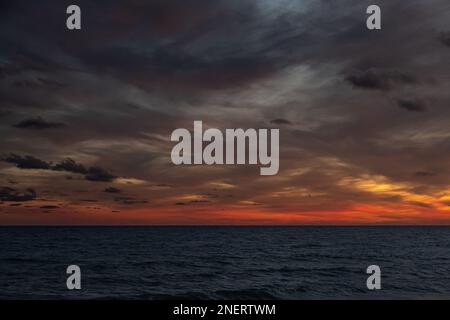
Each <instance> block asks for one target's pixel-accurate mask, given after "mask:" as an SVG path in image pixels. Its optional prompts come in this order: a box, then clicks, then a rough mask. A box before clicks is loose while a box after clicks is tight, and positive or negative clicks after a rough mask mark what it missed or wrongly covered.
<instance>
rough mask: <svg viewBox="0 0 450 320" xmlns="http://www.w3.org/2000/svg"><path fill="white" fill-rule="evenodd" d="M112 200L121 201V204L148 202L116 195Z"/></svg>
mask: <svg viewBox="0 0 450 320" xmlns="http://www.w3.org/2000/svg"><path fill="white" fill-rule="evenodd" d="M114 201H115V202H118V203H121V204H126V205H133V204H145V203H148V201H147V200H140V199H135V198H133V197H116V198H114Z"/></svg>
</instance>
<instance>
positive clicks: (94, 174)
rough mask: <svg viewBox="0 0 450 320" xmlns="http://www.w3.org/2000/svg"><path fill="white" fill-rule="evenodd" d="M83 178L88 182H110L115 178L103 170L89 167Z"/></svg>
mask: <svg viewBox="0 0 450 320" xmlns="http://www.w3.org/2000/svg"><path fill="white" fill-rule="evenodd" d="M85 178H86V180H89V181H101V182H111V181H113V180H114V179H115V178H117V177H116V176H114V175H113V174H111V173H109V172H108V171H106V170H105V169H103V168H100V167H91V168H89V170H88V172H87V174H86V176H85Z"/></svg>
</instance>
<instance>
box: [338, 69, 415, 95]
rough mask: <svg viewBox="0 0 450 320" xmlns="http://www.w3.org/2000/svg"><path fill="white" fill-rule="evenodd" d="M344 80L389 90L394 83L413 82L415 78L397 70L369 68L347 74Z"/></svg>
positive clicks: (368, 87) (366, 87)
mask: <svg viewBox="0 0 450 320" xmlns="http://www.w3.org/2000/svg"><path fill="white" fill-rule="evenodd" d="M345 80H346V81H348V82H349V83H351V84H352V85H353V86H355V87H358V88H362V89H368V90H390V89H391V88H392V87H393V86H395V85H402V84H414V83H416V79H415V78H414V77H413V76H412V75H409V74H407V73H404V72H401V71H398V70H380V69H369V70H366V71H358V72H355V73H353V74H350V75H348V76H347V77H346V78H345Z"/></svg>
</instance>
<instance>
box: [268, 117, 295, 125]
mask: <svg viewBox="0 0 450 320" xmlns="http://www.w3.org/2000/svg"><path fill="white" fill-rule="evenodd" d="M270 123H272V124H279V125H284V124H287V125H291V124H292V122H290V121H289V120H287V119H281V118H278V119H273V120H270Z"/></svg>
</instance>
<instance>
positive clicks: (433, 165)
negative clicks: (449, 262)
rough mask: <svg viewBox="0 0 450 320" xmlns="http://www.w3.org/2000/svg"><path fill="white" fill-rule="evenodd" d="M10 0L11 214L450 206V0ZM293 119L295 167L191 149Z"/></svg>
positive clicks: (5, 39)
mask: <svg viewBox="0 0 450 320" xmlns="http://www.w3.org/2000/svg"><path fill="white" fill-rule="evenodd" d="M76 3H77V4H78V5H79V6H80V7H81V9H82V30H81V31H69V30H67V29H66V27H65V18H66V15H65V10H66V7H67V6H68V5H69V4H72V2H68V1H50V0H48V1H46V0H44V1H33V2H31V1H0V39H1V41H0V150H1V157H2V162H0V223H1V224H16V223H30V224H37V223H59V224H60V223H75V224H84V223H112V224H116V223H126V224H130V223H131V224H134V223H150V224H152V223H156V224H174V223H175V224H176V223H184V224H201V223H231V224H239V223H244V224H247V223H344V224H347V223H392V224H398V223H406V224H409V223H449V222H450V188H449V185H450V167H449V163H450V63H449V62H450V3H449V2H448V1H447V0H427V1H425V0H420V1H417V0H411V1H400V0H390V1H378V2H377V4H379V5H380V7H381V8H382V26H383V29H382V30H379V31H369V30H367V29H366V26H365V23H366V22H365V19H366V17H367V16H366V14H365V11H366V8H367V6H368V5H370V4H373V1H357V0H341V1H327V0H322V1H320V0H316V1H312V0H311V1H310V0H305V1H303V0H299V1H292V0H273V1H263V0H260V1H256V0H239V1H233V0H226V1H225V0H224V1H221V0H216V1H202V0H198V1H190V0H184V1H171V0H164V1H162V0H161V1H148V2H144V1H137V0H130V1H95V2H94V1H76ZM194 120H202V121H203V123H204V125H205V126H207V127H216V128H220V129H225V128H237V127H241V128H280V172H279V174H278V175H276V176H273V177H261V176H260V175H259V168H258V167H257V166H211V167H206V166H174V165H173V164H172V163H171V161H170V151H171V148H172V147H173V143H171V142H170V134H171V132H172V131H173V130H174V129H176V128H188V129H190V128H192V125H193V121H194Z"/></svg>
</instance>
